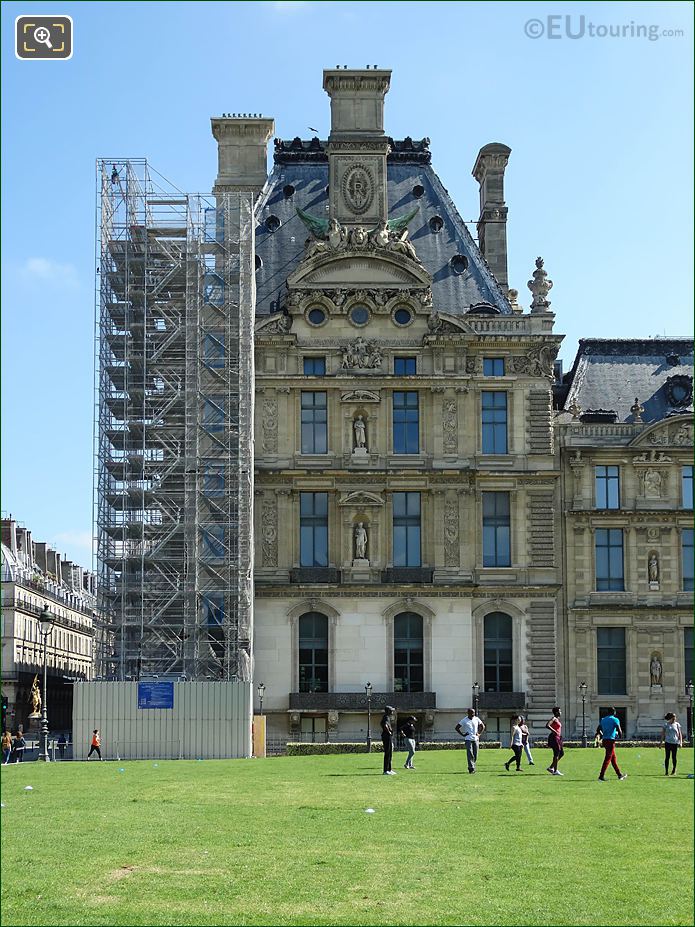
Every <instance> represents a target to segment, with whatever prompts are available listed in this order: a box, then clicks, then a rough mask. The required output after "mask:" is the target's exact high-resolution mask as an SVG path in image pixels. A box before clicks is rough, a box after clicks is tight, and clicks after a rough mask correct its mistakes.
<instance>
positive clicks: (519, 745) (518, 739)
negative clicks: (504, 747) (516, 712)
mask: <svg viewBox="0 0 695 927" xmlns="http://www.w3.org/2000/svg"><path fill="white" fill-rule="evenodd" d="M523 723H524V719H523V718H522V717H521V716H519V717H517V718H514V719H513V725H512V752H513V754H514V755H513V756H510V758H509V759H508V760H507V762H506V763H505V764H504V768H505V769H506V770H507V772H509V765H510V763H513V762H514V761H516V771H517V772H521V754H522V753H523V751H524V745H523V739H524V734H523V731H522V730H521V725H522V724H523Z"/></svg>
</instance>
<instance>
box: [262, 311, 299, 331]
mask: <svg viewBox="0 0 695 927" xmlns="http://www.w3.org/2000/svg"><path fill="white" fill-rule="evenodd" d="M291 328H292V316H290V315H287V314H286V313H285V312H276V313H275V315H271V316H269V317H268V318H267V319H263V321H261V322H257V323H256V325H255V331H256V333H257V334H259V335H260V334H263V335H288V334H289V331H290V329H291Z"/></svg>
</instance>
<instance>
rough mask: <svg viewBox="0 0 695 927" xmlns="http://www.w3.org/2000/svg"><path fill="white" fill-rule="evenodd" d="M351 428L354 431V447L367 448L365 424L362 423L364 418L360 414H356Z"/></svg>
mask: <svg viewBox="0 0 695 927" xmlns="http://www.w3.org/2000/svg"><path fill="white" fill-rule="evenodd" d="M353 429H354V431H355V447H356V448H362V447H363V448H364V449H365V450H366V448H367V426H366V425H365V423H364V419H363V418H362V416H361V415H358V416H357V418H356V419H355V422H354V425H353Z"/></svg>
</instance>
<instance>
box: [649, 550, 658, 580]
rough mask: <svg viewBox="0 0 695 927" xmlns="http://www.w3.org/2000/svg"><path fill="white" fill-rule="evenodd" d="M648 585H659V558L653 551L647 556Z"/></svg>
mask: <svg viewBox="0 0 695 927" xmlns="http://www.w3.org/2000/svg"><path fill="white" fill-rule="evenodd" d="M649 584H650V585H656V586H658V585H659V557H658V555H657V554H656V552H655V551H652V552H651V554H650V555H649Z"/></svg>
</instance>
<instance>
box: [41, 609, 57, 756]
mask: <svg viewBox="0 0 695 927" xmlns="http://www.w3.org/2000/svg"><path fill="white" fill-rule="evenodd" d="M54 621H55V619H54V618H53V615H51V613H50V612H49V610H48V605H44V607H43V611H42V612H41V614H40V615H39V628H40V630H41V637H42V638H43V699H42V701H41V735H40V748H39V759H40V760H43V761H44V763H48V762H49V761H50V756H49V755H48V709H47V705H46V702H47V700H48V638H49V637H50V634H51V631H52V630H53V623H54Z"/></svg>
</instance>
